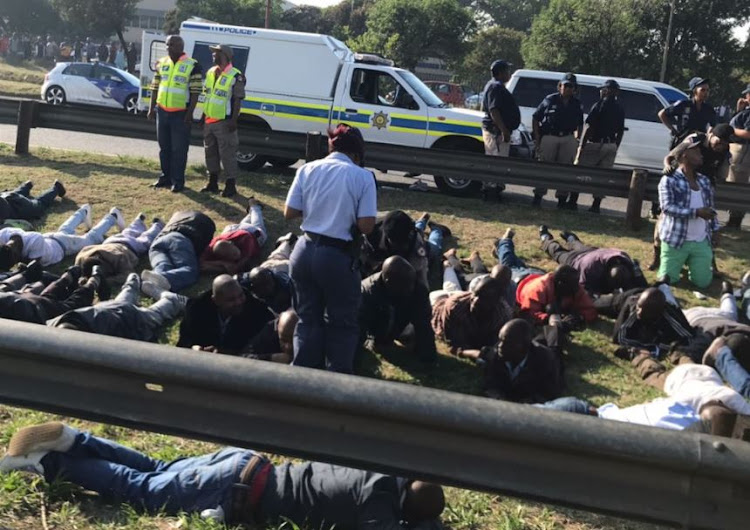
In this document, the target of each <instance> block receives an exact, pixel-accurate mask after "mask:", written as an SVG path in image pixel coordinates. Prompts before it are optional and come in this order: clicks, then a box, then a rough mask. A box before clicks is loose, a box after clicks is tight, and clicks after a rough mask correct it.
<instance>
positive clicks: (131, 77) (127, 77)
mask: <svg viewBox="0 0 750 530" xmlns="http://www.w3.org/2000/svg"><path fill="white" fill-rule="evenodd" d="M112 70H114V71H115V72H117V73H118V74H120V75H121V76H122V77H124V78H125V80H126V81H127V82H128V83H130V84H131V85H133V86H140V84H141V81H140V80H139V79H138V78H137V77H136V76H134V75H133V74H131V73H128V72H126V71H125V70H120V69H119V68H112Z"/></svg>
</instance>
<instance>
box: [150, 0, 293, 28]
mask: <svg viewBox="0 0 750 530" xmlns="http://www.w3.org/2000/svg"><path fill="white" fill-rule="evenodd" d="M190 17H200V18H205V19H206V20H210V21H212V22H218V23H220V24H232V25H234V26H250V27H256V28H262V27H264V26H265V23H266V0H177V3H176V5H175V8H174V9H173V10H171V11H169V12H167V14H166V15H165V17H164V18H165V23H164V26H165V27H164V29H165V31H167V32H168V33H176V32H177V31H178V29H179V27H180V24H181V23H182V22H184V21H185V20H187V19H188V18H190ZM280 18H281V0H272V4H271V27H272V28H278V27H279V21H280Z"/></svg>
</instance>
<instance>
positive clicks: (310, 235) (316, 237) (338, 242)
mask: <svg viewBox="0 0 750 530" xmlns="http://www.w3.org/2000/svg"><path fill="white" fill-rule="evenodd" d="M305 236H306V237H307V239H309V240H310V241H312V242H313V243H315V244H316V245H322V246H324V247H333V248H340V249H342V250H348V249H349V247H351V245H352V242H351V241H345V240H343V239H337V238H335V237H328V236H324V235H323V234H316V233H315V232H305Z"/></svg>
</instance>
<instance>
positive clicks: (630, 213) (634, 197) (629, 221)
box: [625, 169, 648, 230]
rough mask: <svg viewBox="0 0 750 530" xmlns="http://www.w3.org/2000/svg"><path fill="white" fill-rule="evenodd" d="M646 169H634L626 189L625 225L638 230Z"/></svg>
mask: <svg viewBox="0 0 750 530" xmlns="http://www.w3.org/2000/svg"><path fill="white" fill-rule="evenodd" d="M647 179H648V171H646V170H645V169H634V170H633V175H632V176H631V177H630V190H629V191H628V208H627V212H626V214H625V225H626V226H627V227H628V228H629V229H630V230H640V228H641V222H642V219H641V209H642V208H643V196H644V195H645V193H646V180H647Z"/></svg>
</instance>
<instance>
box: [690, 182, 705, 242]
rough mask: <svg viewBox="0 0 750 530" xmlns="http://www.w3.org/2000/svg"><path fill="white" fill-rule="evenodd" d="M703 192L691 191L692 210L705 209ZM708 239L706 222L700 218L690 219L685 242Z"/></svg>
mask: <svg viewBox="0 0 750 530" xmlns="http://www.w3.org/2000/svg"><path fill="white" fill-rule="evenodd" d="M704 206H705V204H703V192H702V191H701V190H698V191H695V190H692V189H691V190H690V208H691V209H694V210H697V209H698V208H703V207H704ZM704 239H706V220H705V219H702V218H700V217H696V218H695V219H690V220H689V221H688V226H687V236H685V241H703V240H704Z"/></svg>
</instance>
